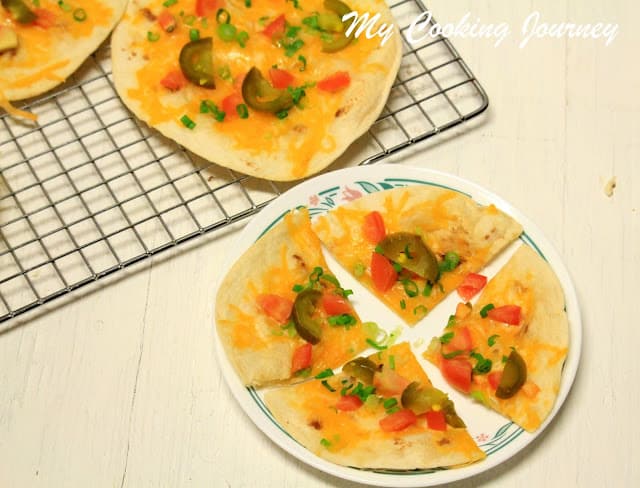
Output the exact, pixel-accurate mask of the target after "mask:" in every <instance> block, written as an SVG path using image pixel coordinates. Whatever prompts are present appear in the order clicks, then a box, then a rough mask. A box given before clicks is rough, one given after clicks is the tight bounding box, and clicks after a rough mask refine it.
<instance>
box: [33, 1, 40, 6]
mask: <svg viewBox="0 0 640 488" xmlns="http://www.w3.org/2000/svg"><path fill="white" fill-rule="evenodd" d="M31 3H33V5H34V6H35V7H39V6H40V0H33V1H32V2H31Z"/></svg>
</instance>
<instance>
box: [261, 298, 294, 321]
mask: <svg viewBox="0 0 640 488" xmlns="http://www.w3.org/2000/svg"><path fill="white" fill-rule="evenodd" d="M257 300H258V305H260V308H262V311H263V312H264V313H266V314H267V315H268V316H269V317H271V318H272V319H273V320H275V321H276V322H278V323H279V324H286V323H287V321H288V320H289V317H290V316H291V309H292V308H293V302H292V301H291V300H289V299H288V298H284V297H281V296H280V295H272V294H266V295H258V297H257Z"/></svg>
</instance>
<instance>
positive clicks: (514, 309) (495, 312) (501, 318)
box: [488, 305, 522, 325]
mask: <svg viewBox="0 0 640 488" xmlns="http://www.w3.org/2000/svg"><path fill="white" fill-rule="evenodd" d="M488 315H489V318H490V319H491V320H495V321H497V322H504V323H505V324H509V325H520V320H521V319H522V309H521V308H520V307H519V306H518V305H502V306H501V307H496V308H492V309H491V310H489V313H488Z"/></svg>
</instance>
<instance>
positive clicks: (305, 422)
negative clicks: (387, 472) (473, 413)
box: [265, 343, 485, 470]
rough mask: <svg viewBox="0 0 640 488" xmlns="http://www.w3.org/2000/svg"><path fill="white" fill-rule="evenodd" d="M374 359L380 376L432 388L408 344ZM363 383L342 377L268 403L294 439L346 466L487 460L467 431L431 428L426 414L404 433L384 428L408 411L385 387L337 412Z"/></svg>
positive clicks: (293, 389) (279, 394)
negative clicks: (393, 417)
mask: <svg viewBox="0 0 640 488" xmlns="http://www.w3.org/2000/svg"><path fill="white" fill-rule="evenodd" d="M369 359H370V360H371V361H372V362H373V363H374V364H375V365H376V366H377V371H379V372H381V373H376V374H382V372H384V371H385V370H388V369H389V368H392V370H391V374H392V375H393V376H395V375H396V374H397V375H399V377H400V378H401V379H402V380H403V381H405V382H406V383H409V382H414V381H415V382H419V383H420V385H421V387H423V388H429V387H431V382H430V381H429V378H428V377H427V375H426V374H425V372H424V370H423V369H422V368H421V366H420V364H419V363H418V361H417V360H416V358H415V356H414V355H413V353H412V352H411V348H410V347H409V344H407V343H401V344H397V345H395V346H393V347H391V348H389V349H388V350H385V351H382V352H380V353H375V354H373V355H371V356H369ZM387 373H388V371H387ZM387 373H385V374H387ZM394 381H395V380H394ZM358 383H359V380H358V379H356V378H354V377H352V376H350V375H348V374H345V373H340V374H338V375H335V376H330V377H327V378H325V379H323V380H320V379H316V380H313V381H308V382H305V383H301V384H298V385H294V386H290V387H283V388H278V389H273V390H270V391H267V392H266V394H265V402H266V404H267V406H268V407H269V409H270V411H271V413H272V414H273V415H274V417H275V418H276V419H277V420H278V422H279V423H280V425H281V426H282V427H283V428H284V429H285V430H286V431H287V432H288V433H289V434H290V435H291V436H292V437H293V438H294V439H296V440H297V441H298V442H300V443H301V444H302V445H303V446H305V447H306V448H307V449H308V450H309V451H311V452H313V453H314V454H316V455H318V456H319V457H321V458H324V459H326V460H328V461H330V462H333V463H336V464H341V465H344V466H353V467H358V468H370V469H393V470H396V469H397V470H413V469H430V468H438V467H453V466H460V465H464V464H468V463H473V462H475V461H478V460H480V459H483V458H484V457H485V454H484V452H482V450H480V449H479V448H478V446H477V445H476V443H475V442H474V441H473V439H472V438H471V436H470V435H469V433H468V432H467V430H466V428H464V427H458V428H453V427H451V426H450V425H446V427H445V430H434V429H431V428H429V427H428V425H427V420H426V415H425V414H420V415H417V416H416V419H415V422H414V423H413V424H411V425H409V426H407V427H405V428H403V429H401V430H397V431H385V430H383V428H382V424H381V423H380V422H381V421H383V424H384V419H385V418H389V417H390V416H391V415H394V414H395V413H396V412H393V410H396V411H399V410H402V409H403V408H404V407H403V406H402V401H401V395H400V394H397V395H391V394H388V393H387V394H386V395H382V394H381V391H380V390H381V389H382V388H381V387H379V388H378V389H377V390H376V391H374V392H373V393H370V394H369V395H368V396H366V399H365V401H364V403H362V405H361V406H359V407H358V408H357V409H355V410H350V411H349V410H341V409H340V408H338V407H336V406H337V405H339V404H340V403H339V402H341V399H342V398H343V397H345V396H347V395H350V394H352V393H353V392H354V391H355V389H356V388H358ZM376 384H377V382H376ZM366 386H367V385H363V384H362V383H360V388H359V390H360V391H361V392H362V390H363V389H364V388H366ZM331 390H335V391H331ZM343 393H344V395H343ZM365 395H366V393H365ZM394 400H395V401H396V402H397V405H396V406H395V407H393V406H391V405H392V404H393V403H394ZM385 404H386V406H387V408H385ZM433 408H435V409H438V408H439V407H433ZM387 411H391V412H392V413H387Z"/></svg>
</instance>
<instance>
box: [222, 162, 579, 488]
mask: <svg viewBox="0 0 640 488" xmlns="http://www.w3.org/2000/svg"><path fill="white" fill-rule="evenodd" d="M408 185H432V186H439V187H445V188H449V189H452V190H455V191H458V192H461V193H464V194H466V195H468V196H470V197H471V198H473V199H474V200H475V201H477V202H478V203H480V204H483V205H487V204H490V203H493V204H494V205H496V206H497V207H498V208H500V209H501V210H502V211H504V212H506V213H508V214H510V215H511V216H513V217H514V218H515V219H516V220H518V221H519V222H520V223H521V224H522V226H523V227H524V233H523V234H522V236H521V237H520V239H519V240H517V241H516V242H515V243H513V244H512V245H511V246H510V247H509V248H507V250H506V251H505V252H503V253H502V254H501V255H500V256H499V257H498V258H497V259H496V260H494V261H493V262H492V263H491V264H490V265H489V266H488V267H486V268H485V269H484V270H483V271H482V273H483V274H484V275H487V276H488V277H489V278H490V277H491V276H493V275H494V274H495V273H496V272H497V271H498V270H499V269H500V268H501V267H502V266H503V265H504V264H505V263H506V261H507V260H508V259H509V257H510V256H511V255H512V254H513V252H514V250H515V249H516V248H517V247H518V246H521V245H529V246H531V247H533V248H534V249H536V250H537V251H538V252H539V253H540V254H541V255H542V256H543V257H544V258H545V259H546V260H547V261H548V262H549V264H550V265H551V267H552V268H553V270H554V271H555V272H556V274H557V276H558V278H559V279H560V283H561V284H562V287H563V289H564V294H565V300H566V310H567V315H568V318H569V333H570V345H569V353H568V356H567V359H566V362H565V365H564V370H563V375H562V383H561V386H560V392H559V395H558V399H557V401H556V404H555V406H554V409H553V411H552V412H551V414H550V415H549V417H548V418H547V419H546V421H545V422H544V424H543V425H542V426H541V427H540V428H539V429H538V430H537V431H536V432H535V433H533V434H530V433H528V432H526V431H524V430H523V429H522V428H520V427H518V426H517V425H515V424H514V423H512V422H510V421H508V420H506V419H505V418H504V417H502V416H500V415H498V414H497V413H495V412H493V411H490V410H489V409H487V408H485V407H484V406H482V405H480V404H479V403H476V402H474V401H473V400H471V399H470V398H467V397H465V396H463V395H461V394H459V393H458V392H457V391H455V390H454V389H453V388H451V387H450V386H449V385H447V384H446V382H445V381H444V380H443V379H442V378H441V375H440V372H439V371H438V370H437V368H435V366H433V365H432V364H430V363H428V362H427V361H425V360H424V359H423V358H422V353H423V352H424V351H425V349H426V348H427V345H428V344H429V341H430V340H431V338H432V337H434V336H438V335H440V334H441V331H442V328H443V326H444V325H445V324H446V323H447V318H448V317H449V315H450V314H451V313H453V311H454V310H455V305H456V303H457V302H458V298H457V294H455V293H452V294H451V295H449V297H448V298H447V299H446V300H444V301H443V302H442V303H440V304H439V305H438V306H437V307H436V308H435V309H434V310H433V311H432V312H430V313H429V315H428V316H427V317H425V318H424V319H423V320H422V321H421V322H420V323H418V324H417V325H416V326H415V327H413V328H410V327H408V326H402V322H401V320H400V318H399V317H398V316H397V315H395V314H394V313H393V312H391V311H390V310H388V309H387V308H386V307H385V306H384V305H383V304H381V303H380V302H378V300H377V299H375V298H374V296H373V295H372V294H371V293H370V292H369V291H368V290H366V289H365V288H364V287H362V286H361V285H360V284H359V283H357V282H356V281H355V280H354V279H353V278H352V277H351V276H350V275H349V273H348V272H346V271H345V270H344V269H342V268H341V267H340V265H338V264H337V263H336V262H335V260H333V258H332V257H331V256H330V255H329V254H328V253H327V252H325V256H326V258H327V264H328V265H329V267H330V268H331V270H332V271H333V272H334V273H335V274H336V276H337V278H338V279H339V280H340V283H341V284H342V285H343V287H344V288H350V289H352V290H354V295H352V296H351V297H350V298H351V299H352V302H353V304H354V307H355V308H356V310H357V311H358V314H359V315H360V318H361V319H362V321H363V322H365V321H369V320H371V321H374V322H376V323H377V324H378V325H379V326H380V327H382V328H385V329H386V330H387V331H389V332H390V331H392V330H395V329H397V328H398V327H400V326H402V334H401V336H400V337H399V339H398V342H399V341H408V342H409V343H410V344H411V346H412V349H413V351H414V353H415V355H416V357H417V358H418V360H419V361H420V363H421V364H422V366H423V367H424V369H425V371H426V372H427V374H428V375H429V378H430V379H431V381H432V382H433V384H434V386H436V387H437V388H440V389H442V390H444V391H446V392H447V393H449V396H450V397H451V399H452V400H453V401H454V402H455V405H456V410H457V411H458V413H459V415H460V416H461V417H462V418H463V419H464V421H465V423H466V424H467V428H468V430H469V433H470V434H471V436H472V437H473V438H474V439H475V440H476V442H477V443H478V445H479V446H480V448H481V449H482V450H483V451H484V452H485V453H486V454H487V458H486V459H485V460H483V461H481V462H479V463H476V464H473V465H470V466H467V467H463V468H455V469H430V470H414V471H377V470H363V469H356V468H349V467H344V466H339V465H336V464H333V463H330V462H328V461H325V460H323V459H321V458H319V457H318V456H316V455H314V454H312V453H311V452H309V451H308V450H307V449H306V448H304V447H303V446H302V445H300V444H298V442H296V441H295V440H294V439H293V438H292V437H290V436H289V435H288V434H287V433H286V431H285V430H284V429H283V428H282V427H281V426H280V425H279V424H278V422H277V421H276V420H275V419H274V418H273V416H272V415H271V413H270V412H269V409H268V408H267V407H266V405H265V404H264V402H263V400H262V393H261V392H260V391H259V390H255V389H253V388H246V387H245V386H244V385H243V384H242V383H241V382H240V380H239V378H238V376H237V375H236V373H235V371H234V370H233V368H232V366H231V365H230V363H229V361H228V359H227V357H226V354H225V352H224V349H223V347H222V345H221V343H220V341H219V338H218V336H217V334H216V349H217V355H218V359H219V362H220V365H221V369H222V373H223V375H224V377H225V379H226V381H227V384H228V385H229V388H230V389H231V391H232V393H233V395H234V396H235V397H236V399H237V400H238V402H239V404H240V406H241V407H242V408H243V409H244V411H245V412H246V413H247V415H249V417H250V418H251V420H252V421H253V422H254V423H255V424H256V426H257V427H258V428H259V429H261V430H262V431H263V432H264V433H265V434H266V435H267V436H268V437H269V438H270V439H272V440H273V441H274V442H275V443H276V444H278V445H279V446H280V447H281V448H283V449H284V450H285V451H287V452H288V453H290V454H291V455H293V456H295V457H296V458H298V459H300V460H301V461H303V462H305V463H307V464H309V465H311V466H314V467H316V468H317V469H320V470H322V471H324V472H326V473H330V474H332V475H334V476H338V477H340V478H344V479H348V480H352V481H357V482H360V483H367V484H371V485H378V486H390V487H414V486H416V487H417V486H433V485H437V484H441V483H446V482H451V481H455V480H460V479H463V478H468V477H470V476H473V475H476V474H478V473H481V472H483V471H486V470H488V469H490V468H492V467H494V466H496V465H498V464H501V463H503V462H504V461H506V460H507V459H509V458H510V457H511V456H513V455H514V454H516V453H517V452H518V451H520V450H522V449H523V448H524V447H525V446H526V445H527V444H529V443H530V442H531V441H532V440H533V439H534V438H535V437H536V436H538V435H539V434H540V433H541V432H542V431H543V430H544V429H545V428H546V427H547V425H549V423H550V422H551V420H552V419H553V417H554V416H555V415H556V413H557V412H558V410H559V409H560V407H561V406H562V404H563V403H564V400H565V399H566V397H567V394H568V393H569V390H570V388H571V384H572V383H573V379H574V377H575V374H576V370H577V368H578V362H579V359H580V344H581V336H582V327H581V323H580V313H579V309H578V303H577V299H576V293H575V290H574V287H573V284H572V282H571V279H570V277H569V274H568V272H567V270H566V268H565V267H564V265H563V263H562V261H561V260H560V258H559V256H558V253H557V252H556V251H555V249H554V248H553V246H552V245H551V244H550V243H549V241H548V240H547V239H546V238H545V237H544V236H543V235H542V233H541V232H540V230H539V229H538V228H537V227H536V226H535V225H534V224H533V223H532V222H531V221H530V220H529V219H527V218H526V217H525V216H524V215H522V214H521V213H520V212H519V211H518V210H516V209H515V208H513V207H512V206H511V205H509V204H508V203H507V202H505V201H504V200H502V199H501V198H500V197H498V196H496V195H494V194H492V193H490V192H488V191H487V190H485V189H483V188H481V187H480V186H478V185H476V184H474V183H470V182H468V181H465V180H463V179H461V178H458V177H456V176H452V175H448V174H445V173H440V172H436V171H432V170H426V169H419V168H412V167H408V166H401V165H375V166H360V167H356V168H349V169H345V170H340V171H333V172H330V173H327V174H323V175H320V176H317V177H315V178H312V179H310V180H308V181H306V182H304V183H302V184H300V185H298V186H296V187H294V188H292V189H291V190H289V191H288V192H286V193H284V194H283V195H281V196H280V197H279V198H277V199H276V200H275V201H273V202H272V203H271V204H270V205H269V206H267V207H266V208H265V209H264V210H262V211H261V212H260V213H259V214H258V215H257V216H256V217H255V218H254V219H253V220H252V221H251V222H250V223H249V224H248V225H247V226H246V227H245V228H244V229H243V231H242V232H241V233H240V234H239V236H238V238H237V240H236V242H235V243H234V245H233V246H232V248H231V249H232V250H231V252H230V253H229V255H228V256H227V259H226V260H225V263H227V264H226V268H225V269H223V270H222V273H221V278H220V281H222V278H223V277H224V276H225V275H226V273H227V271H228V269H229V268H230V267H231V265H232V264H233V263H234V262H235V261H236V260H237V259H238V258H239V257H240V256H241V255H242V253H243V252H245V251H246V250H247V249H248V248H249V247H250V246H251V244H252V243H253V242H254V241H255V240H256V239H258V238H259V237H260V236H261V235H262V234H263V233H264V232H266V231H267V230H268V229H270V228H271V227H272V226H273V225H275V224H276V223H278V222H279V221H280V220H281V219H282V217H283V215H284V214H285V213H286V212H288V211H289V210H290V209H293V208H296V207H299V206H306V207H308V209H309V213H310V215H311V217H312V218H313V217H314V216H317V215H321V214H323V213H325V212H327V211H328V210H330V209H332V208H335V207H336V206H339V205H340V204H343V203H346V202H348V201H350V200H353V199H355V198H358V197H359V196H361V195H365V194H367V193H372V192H376V191H381V190H385V189H389V188H395V187H400V186H408ZM371 352H375V351H373V350H372V351H371ZM367 353H368V352H364V353H362V355H365V354H367ZM238 447H239V446H238Z"/></svg>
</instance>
